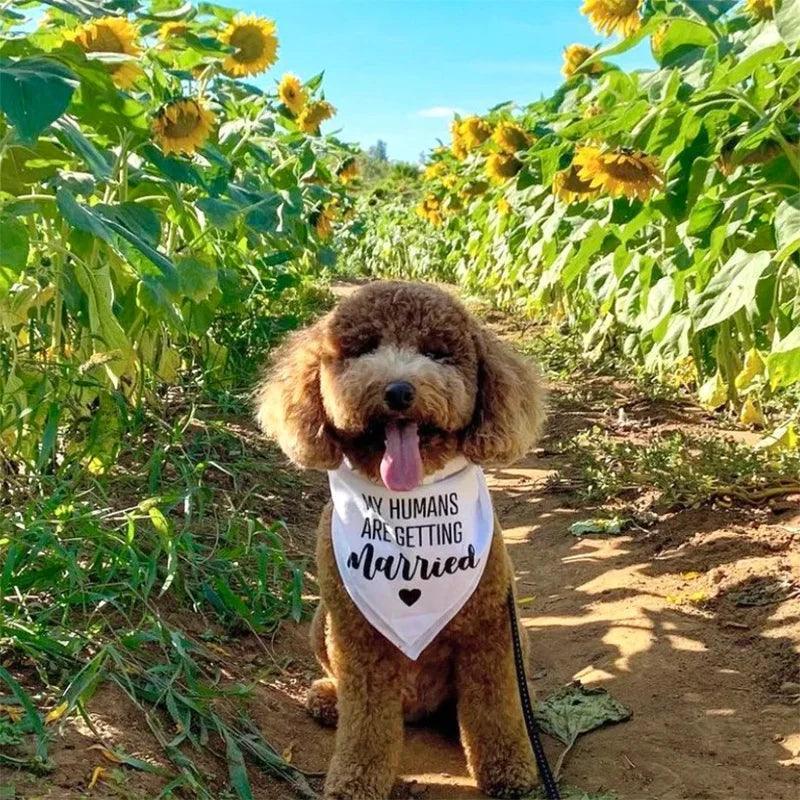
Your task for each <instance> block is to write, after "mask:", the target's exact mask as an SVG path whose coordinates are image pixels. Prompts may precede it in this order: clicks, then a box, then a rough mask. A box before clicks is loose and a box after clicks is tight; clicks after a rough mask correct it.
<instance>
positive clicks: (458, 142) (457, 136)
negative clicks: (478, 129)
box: [450, 119, 467, 161]
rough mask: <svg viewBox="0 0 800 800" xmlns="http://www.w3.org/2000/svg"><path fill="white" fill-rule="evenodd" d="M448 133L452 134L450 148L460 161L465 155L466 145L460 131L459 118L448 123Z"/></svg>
mask: <svg viewBox="0 0 800 800" xmlns="http://www.w3.org/2000/svg"><path fill="white" fill-rule="evenodd" d="M450 134H451V136H452V139H453V142H452V144H451V145H450V149H451V150H452V152H453V155H454V156H455V157H456V158H457V159H458V160H459V161H462V160H463V159H465V158H466V157H467V145H466V144H465V142H464V137H463V135H462V133H461V120H460V119H454V120H453V121H452V122H451V123H450Z"/></svg>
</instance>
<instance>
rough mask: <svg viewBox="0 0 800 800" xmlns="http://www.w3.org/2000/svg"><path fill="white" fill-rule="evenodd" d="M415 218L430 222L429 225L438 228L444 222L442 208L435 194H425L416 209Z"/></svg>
mask: <svg viewBox="0 0 800 800" xmlns="http://www.w3.org/2000/svg"><path fill="white" fill-rule="evenodd" d="M415 211H416V212H417V216H420V217H422V219H425V220H427V221H428V222H430V224H431V225H434V226H436V227H438V226H439V225H441V224H442V223H443V222H444V216H443V214H442V206H441V203H440V202H439V198H438V197H437V196H436V195H435V194H426V195H425V197H423V198H422V202H421V203H420V204H419V205H418V206H417V207H416V209H415Z"/></svg>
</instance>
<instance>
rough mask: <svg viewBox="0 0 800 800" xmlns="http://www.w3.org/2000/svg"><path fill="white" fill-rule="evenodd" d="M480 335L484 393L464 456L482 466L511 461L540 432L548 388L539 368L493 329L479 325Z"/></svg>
mask: <svg viewBox="0 0 800 800" xmlns="http://www.w3.org/2000/svg"><path fill="white" fill-rule="evenodd" d="M474 338H475V344H476V349H477V352H478V394H477V399H476V401H475V413H474V415H473V418H472V423H471V425H470V427H469V428H468V430H467V434H466V438H465V440H464V455H465V456H466V457H467V458H468V459H469V460H470V461H472V462H474V463H476V464H493V465H497V466H502V465H506V464H511V463H512V462H514V461H516V460H517V459H519V458H521V457H522V456H524V455H525V453H527V452H528V450H530V448H531V447H532V446H533V443H534V442H535V441H536V438H537V436H538V435H539V431H540V430H541V427H542V423H543V422H544V416H545V411H544V400H545V389H544V386H543V384H542V379H541V377H540V375H539V372H538V370H537V369H536V367H535V366H534V365H533V364H532V363H531V362H530V361H527V360H526V359H524V358H522V356H520V355H518V354H517V353H516V352H515V351H514V350H513V349H512V348H511V347H510V346H509V345H507V344H506V343H505V342H503V341H501V340H500V339H498V338H497V336H495V335H494V334H493V333H491V332H490V331H488V330H486V329H484V328H477V329H476V331H475V333H474Z"/></svg>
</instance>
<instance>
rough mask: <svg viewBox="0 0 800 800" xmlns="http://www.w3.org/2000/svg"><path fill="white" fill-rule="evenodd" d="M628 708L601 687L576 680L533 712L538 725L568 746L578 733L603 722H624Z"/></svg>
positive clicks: (552, 695)
mask: <svg viewBox="0 0 800 800" xmlns="http://www.w3.org/2000/svg"><path fill="white" fill-rule="evenodd" d="M631 714H632V712H631V711H630V709H628V708H626V707H625V706H624V705H622V703H620V702H619V701H618V700H615V699H614V698H613V697H611V695H610V694H609V693H608V692H607V691H606V690H605V689H590V688H587V687H586V686H583V685H582V684H581V683H580V682H578V681H576V682H575V683H571V684H569V685H568V686H564V687H563V688H561V689H559V690H558V691H557V692H555V693H554V694H551V695H550V697H548V698H547V699H546V700H543V701H542V702H541V703H538V704H537V705H536V709H535V710H534V716H535V717H536V721H537V722H538V723H539V724H540V725H541V727H542V729H543V730H544V731H545V732H546V733H548V734H550V736H555V737H556V738H557V739H560V740H561V741H562V742H563V743H564V744H565V745H567V746H568V747H570V746H572V745H573V744H574V743H575V741H576V740H577V738H578V737H579V736H580V735H581V734H582V733H588V732H589V731H593V730H595V728H599V727H601V726H603V725H608V724H611V723H615V722H625V721H626V720H628V719H630V718H631Z"/></svg>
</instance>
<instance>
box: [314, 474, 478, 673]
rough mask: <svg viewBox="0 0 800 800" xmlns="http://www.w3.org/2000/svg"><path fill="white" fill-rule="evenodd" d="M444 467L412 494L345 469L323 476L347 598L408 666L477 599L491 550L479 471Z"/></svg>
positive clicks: (337, 556)
mask: <svg viewBox="0 0 800 800" xmlns="http://www.w3.org/2000/svg"><path fill="white" fill-rule="evenodd" d="M448 467H449V468H446V469H445V470H443V473H441V474H444V477H441V478H440V479H438V480H433V481H432V482H429V483H424V484H423V485H422V486H419V487H417V488H416V489H413V490H412V491H410V492H393V491H391V490H389V489H387V488H386V487H384V486H382V485H378V484H375V483H372V482H370V481H368V480H366V479H365V478H362V477H361V476H360V475H358V474H356V473H355V472H354V471H353V470H352V469H351V468H350V467H349V466H348V465H346V464H343V465H342V466H341V467H339V469H337V470H334V471H331V472H329V473H328V478H329V481H330V485H331V496H332V498H333V520H332V531H331V534H332V537H333V552H334V555H335V557H336V565H337V567H338V568H339V574H340V575H341V578H342V582H343V583H344V586H345V588H346V589H347V593H348V594H349V595H350V597H351V598H352V600H353V602H354V603H355V604H356V605H357V606H358V608H359V610H360V611H361V613H362V614H363V615H364V616H365V617H366V619H367V620H368V621H369V622H370V623H371V624H372V625H373V626H374V627H375V628H377V629H378V630H379V631H380V632H381V633H382V634H383V635H384V636H385V637H386V638H387V639H388V640H389V641H390V642H392V643H393V644H394V645H395V646H396V647H398V648H399V649H400V650H401V651H402V652H403V653H405V654H406V655H407V656H408V657H409V658H411V659H414V660H416V659H417V657H418V656H419V654H420V653H421V652H422V651H423V650H424V649H425V648H426V647H427V646H428V645H429V644H430V643H431V642H432V641H433V639H434V638H435V637H436V635H437V634H438V633H439V632H440V631H441V630H442V629H443V628H444V627H445V625H447V623H448V622H450V620H451V619H453V617H454V616H455V615H456V614H457V613H458V612H459V611H460V609H461V608H462V606H463V605H464V603H466V602H467V600H468V599H469V598H470V596H471V595H472V593H473V592H474V591H475V587H476V586H477V585H478V581H479V580H480V578H481V575H482V574H483V569H484V567H485V566H486V560H487V557H488V555H489V548H490V547H491V544H492V532H493V530H494V515H493V513H492V501H491V498H490V497H489V490H488V489H487V488H486V480H485V478H484V476H483V471H482V470H481V469H480V467H477V466H475V465H474V464H468V463H467V462H466V460H464V459H459V460H458V461H457V462H451V464H450V465H448ZM435 477H436V476H434V478H435Z"/></svg>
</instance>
